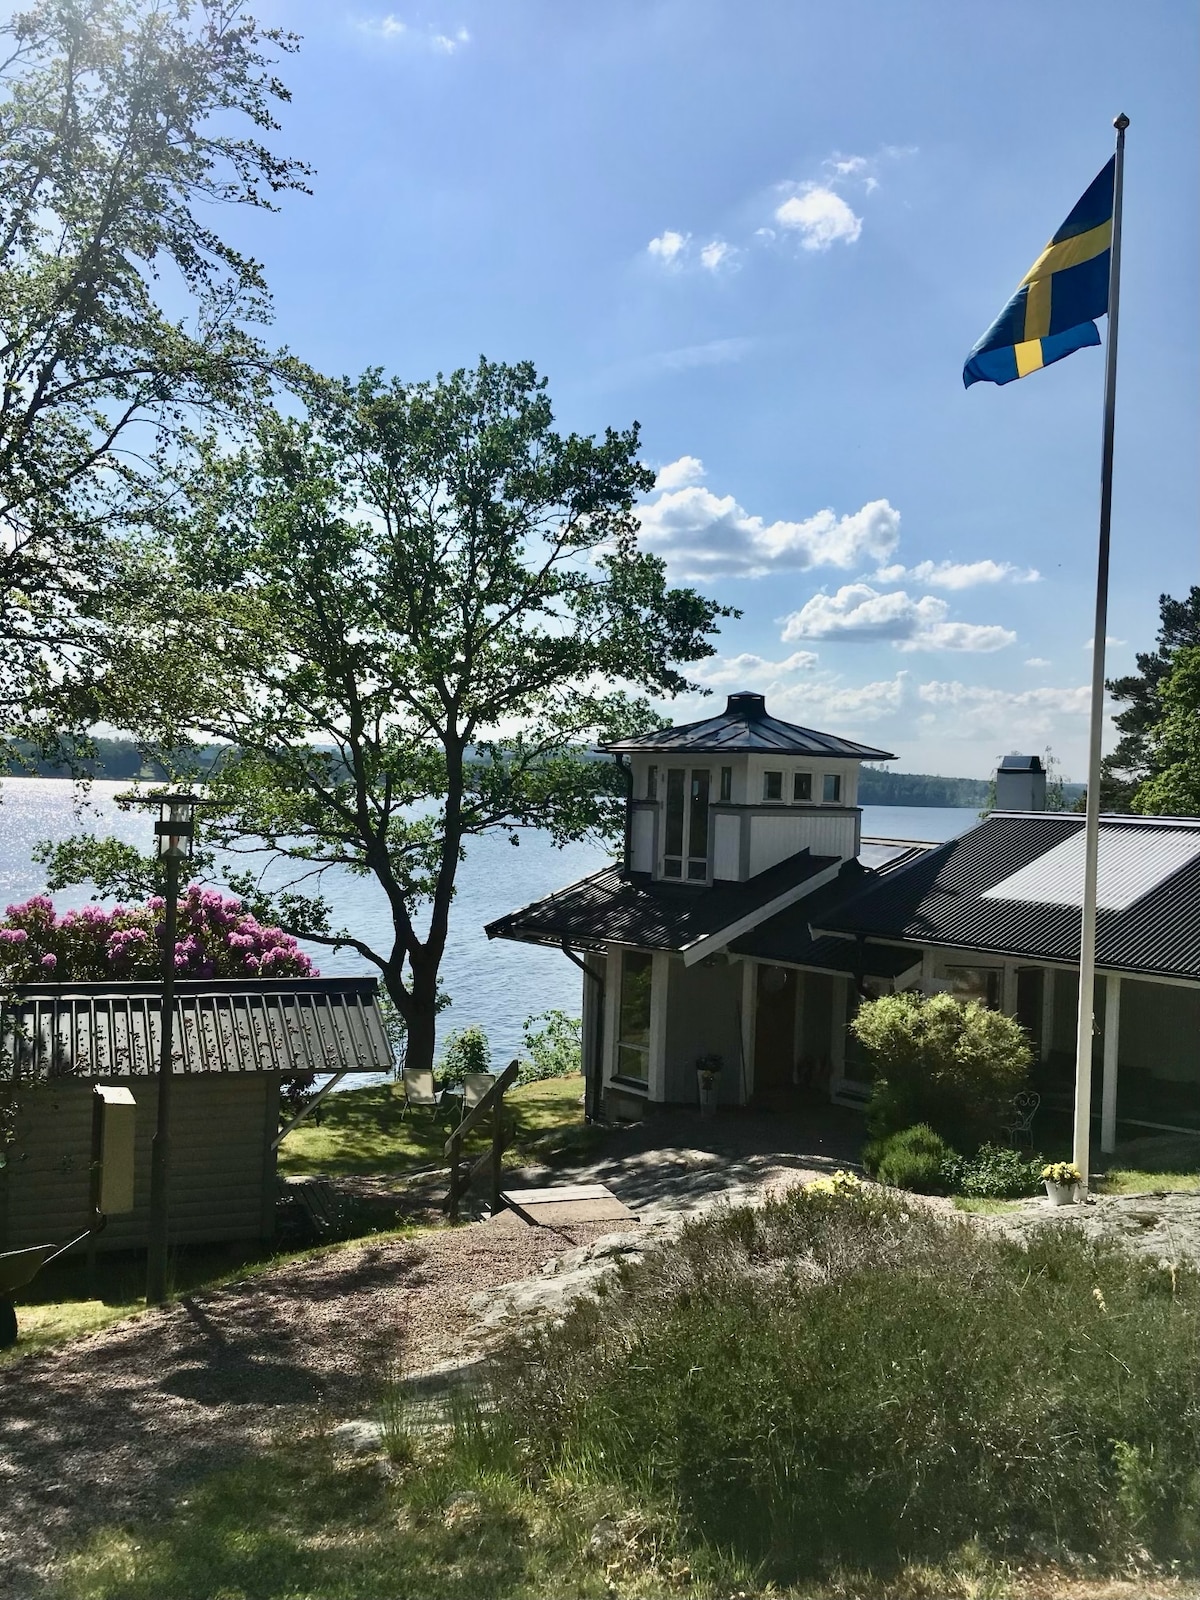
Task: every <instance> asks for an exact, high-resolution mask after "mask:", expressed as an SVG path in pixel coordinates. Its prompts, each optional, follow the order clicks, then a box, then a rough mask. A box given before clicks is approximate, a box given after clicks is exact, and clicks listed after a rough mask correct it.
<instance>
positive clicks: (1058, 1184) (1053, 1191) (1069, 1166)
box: [1042, 1161, 1083, 1206]
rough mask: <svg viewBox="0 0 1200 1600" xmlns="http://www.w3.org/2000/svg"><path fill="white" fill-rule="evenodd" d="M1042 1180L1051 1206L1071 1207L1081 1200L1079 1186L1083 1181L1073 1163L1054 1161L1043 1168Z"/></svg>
mask: <svg viewBox="0 0 1200 1600" xmlns="http://www.w3.org/2000/svg"><path fill="white" fill-rule="evenodd" d="M1042 1180H1043V1182H1044V1183H1045V1185H1046V1194H1047V1195H1048V1196H1049V1199H1050V1204H1051V1205H1055V1206H1069V1205H1073V1204H1074V1203H1075V1201H1076V1200H1078V1199H1079V1185H1080V1183H1081V1182H1082V1181H1083V1179H1082V1177H1081V1175H1080V1171H1079V1168H1078V1167H1077V1166H1076V1165H1075V1163H1074V1162H1073V1161H1052V1162H1051V1163H1050V1165H1049V1166H1047V1167H1043V1168H1042Z"/></svg>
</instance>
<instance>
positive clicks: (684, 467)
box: [654, 456, 704, 490]
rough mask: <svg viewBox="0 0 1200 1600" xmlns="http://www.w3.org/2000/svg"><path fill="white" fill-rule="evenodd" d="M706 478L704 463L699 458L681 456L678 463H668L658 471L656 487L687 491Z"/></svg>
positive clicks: (655, 481)
mask: <svg viewBox="0 0 1200 1600" xmlns="http://www.w3.org/2000/svg"><path fill="white" fill-rule="evenodd" d="M703 477H704V463H703V461H701V460H700V458H699V456H680V457H679V460H678V461H668V462H667V464H666V466H665V467H660V468H659V469H658V477H657V478H655V480H654V487H655V489H656V490H658V489H686V488H687V487H688V486H689V485H690V484H693V483H699V482H700V480H701V479H702V478H703Z"/></svg>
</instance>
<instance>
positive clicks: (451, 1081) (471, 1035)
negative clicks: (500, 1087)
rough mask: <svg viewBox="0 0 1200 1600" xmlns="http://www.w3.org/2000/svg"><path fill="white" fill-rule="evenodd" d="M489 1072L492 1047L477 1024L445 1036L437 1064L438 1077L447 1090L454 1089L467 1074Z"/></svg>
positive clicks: (456, 1029) (457, 1029)
mask: <svg viewBox="0 0 1200 1600" xmlns="http://www.w3.org/2000/svg"><path fill="white" fill-rule="evenodd" d="M491 1070H492V1047H491V1045H489V1044H488V1036H487V1034H486V1033H485V1032H484V1031H483V1029H482V1028H481V1027H480V1026H479V1024H478V1023H477V1022H472V1023H470V1024H469V1025H468V1026H467V1027H465V1028H455V1029H454V1030H453V1032H451V1033H449V1034H447V1036H446V1042H445V1044H444V1045H443V1046H442V1053H441V1055H440V1056H439V1058H438V1064H437V1072H438V1077H439V1078H440V1079H441V1081H442V1083H443V1084H444V1085H445V1086H446V1087H447V1088H452V1089H456V1088H457V1087H458V1086H459V1084H461V1083H462V1081H463V1079H464V1078H465V1077H467V1076H468V1074H469V1073H472V1072H490V1071H491Z"/></svg>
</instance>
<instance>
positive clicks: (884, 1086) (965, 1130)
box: [850, 994, 1033, 1150]
mask: <svg viewBox="0 0 1200 1600" xmlns="http://www.w3.org/2000/svg"><path fill="white" fill-rule="evenodd" d="M850 1026H851V1028H852V1029H853V1032H854V1035H855V1037H856V1038H857V1039H858V1040H859V1042H860V1043H861V1044H862V1045H863V1046H864V1048H865V1049H866V1050H867V1051H868V1052H869V1053H870V1056H871V1058H872V1061H873V1064H874V1068H875V1078H874V1083H873V1088H872V1093H871V1102H870V1106H869V1107H868V1113H867V1126H868V1129H869V1131H870V1134H871V1136H872V1138H876V1139H880V1138H883V1137H885V1136H886V1135H887V1134H889V1133H895V1132H899V1131H900V1130H901V1129H902V1128H908V1127H911V1126H912V1125H913V1124H914V1123H918V1122H924V1123H928V1124H929V1126H930V1127H931V1128H933V1129H934V1130H935V1131H936V1132H937V1133H940V1134H941V1135H942V1137H943V1138H944V1139H946V1140H947V1141H948V1143H950V1144H951V1145H953V1146H954V1147H955V1148H956V1149H959V1150H973V1149H974V1148H975V1147H976V1146H977V1145H979V1144H980V1143H982V1141H983V1140H984V1139H985V1138H986V1137H987V1136H988V1134H989V1133H992V1132H993V1131H994V1130H995V1128H996V1127H997V1125H998V1123H999V1122H1000V1119H1001V1118H1002V1116H1003V1114H1004V1112H1005V1111H1006V1110H1007V1108H1008V1105H1009V1103H1010V1102H1011V1100H1012V1098H1013V1096H1014V1095H1015V1094H1016V1093H1018V1091H1019V1090H1020V1089H1021V1087H1022V1085H1023V1084H1024V1081H1025V1077H1026V1074H1027V1073H1028V1071H1029V1066H1030V1063H1031V1061H1032V1059H1033V1053H1032V1051H1031V1049H1030V1046H1029V1040H1028V1038H1027V1036H1026V1034H1025V1031H1024V1029H1023V1028H1022V1027H1021V1025H1020V1023H1018V1022H1017V1021H1016V1020H1015V1019H1014V1018H1012V1017H1007V1016H1005V1015H1004V1014H1003V1013H1002V1012H999V1011H992V1010H989V1009H988V1008H987V1007H986V1006H982V1005H980V1004H979V1003H978V1002H977V1001H970V1002H966V1003H964V1002H963V1001H961V1000H957V999H956V998H955V997H954V996H953V995H949V994H936V995H931V996H930V997H929V998H928V999H926V998H923V997H922V996H920V995H916V994H894V995H883V996H882V997H881V998H880V999H878V1000H869V1001H867V1002H866V1003H865V1004H863V1005H862V1006H861V1007H860V1008H859V1011H858V1014H857V1016H856V1017H855V1019H854V1021H853V1022H852V1023H851V1025H850Z"/></svg>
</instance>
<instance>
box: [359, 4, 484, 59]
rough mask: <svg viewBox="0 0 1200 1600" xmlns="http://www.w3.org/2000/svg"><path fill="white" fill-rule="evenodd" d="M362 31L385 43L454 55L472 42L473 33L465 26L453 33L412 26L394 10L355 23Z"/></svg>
mask: <svg viewBox="0 0 1200 1600" xmlns="http://www.w3.org/2000/svg"><path fill="white" fill-rule="evenodd" d="M355 27H356V28H357V29H358V31H359V32H360V33H365V34H366V35H367V37H368V38H371V39H378V40H380V41H381V42H383V43H384V44H405V45H411V46H413V47H414V48H415V49H418V50H432V51H433V52H434V54H435V55H443V56H452V55H454V53H455V52H456V51H458V50H461V49H462V47H463V45H466V44H470V42H471V35H470V34H469V33H468V32H467V30H466V29H465V28H456V29H455V30H454V31H453V33H438V32H437V31H436V30H435V29H433V28H412V27H410V26H409V24H408V23H407V22H404V21H402V20H401V19H400V18H399V17H398V16H396V15H395V14H394V13H393V12H388V14H387V16H385V17H364V18H363V19H362V20H361V21H359V22H356V23H355Z"/></svg>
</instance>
